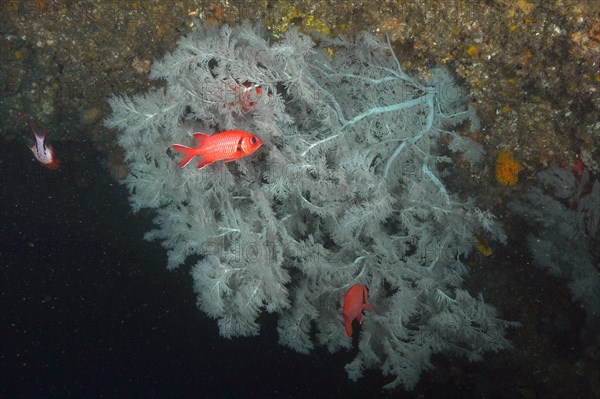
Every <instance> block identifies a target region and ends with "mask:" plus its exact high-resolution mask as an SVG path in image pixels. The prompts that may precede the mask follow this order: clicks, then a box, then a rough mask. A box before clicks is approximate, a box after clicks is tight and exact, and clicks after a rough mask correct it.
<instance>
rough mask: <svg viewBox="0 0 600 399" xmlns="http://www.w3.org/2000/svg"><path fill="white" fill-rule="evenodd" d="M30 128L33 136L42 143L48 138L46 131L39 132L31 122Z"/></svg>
mask: <svg viewBox="0 0 600 399" xmlns="http://www.w3.org/2000/svg"><path fill="white" fill-rule="evenodd" d="M29 127H30V128H31V131H32V132H33V135H34V136H35V137H36V138H37V139H38V140H40V141H44V139H45V138H46V132H47V131H46V130H39V129H36V128H35V127H34V126H33V123H31V122H29Z"/></svg>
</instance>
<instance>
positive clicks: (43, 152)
mask: <svg viewBox="0 0 600 399" xmlns="http://www.w3.org/2000/svg"><path fill="white" fill-rule="evenodd" d="M29 126H31V131H32V132H33V135H34V136H35V144H33V145H32V146H31V147H29V148H30V149H31V152H33V156H34V157H35V159H37V160H38V162H39V163H40V164H41V165H42V166H44V167H46V168H48V169H57V168H58V164H59V161H58V159H57V158H56V157H54V149H53V148H52V146H47V145H46V133H47V132H46V131H45V130H43V131H40V130H36V129H35V128H34V127H33V125H31V124H30V125H29Z"/></svg>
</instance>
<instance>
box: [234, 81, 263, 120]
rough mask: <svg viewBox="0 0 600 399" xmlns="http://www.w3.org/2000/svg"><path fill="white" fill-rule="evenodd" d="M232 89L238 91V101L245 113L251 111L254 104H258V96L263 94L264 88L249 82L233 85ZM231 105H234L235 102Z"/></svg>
mask: <svg viewBox="0 0 600 399" xmlns="http://www.w3.org/2000/svg"><path fill="white" fill-rule="evenodd" d="M238 89H239V91H238ZM231 90H233V91H235V92H237V93H238V95H237V97H238V101H239V103H240V105H241V106H242V112H244V113H247V112H249V111H251V110H252V108H254V105H256V101H257V100H258V98H259V97H260V96H261V95H262V88H261V87H260V86H258V85H255V84H252V83H248V82H246V83H243V84H240V85H238V86H231ZM229 105H233V103H230V104H229Z"/></svg>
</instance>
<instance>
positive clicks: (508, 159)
mask: <svg viewBox="0 0 600 399" xmlns="http://www.w3.org/2000/svg"><path fill="white" fill-rule="evenodd" d="M520 171H521V165H520V164H519V163H518V162H517V161H515V159H514V158H513V156H512V153H511V152H510V151H500V153H499V154H498V158H496V180H497V181H498V183H500V184H502V185H503V186H513V185H515V184H517V181H519V178H518V176H517V175H518V174H519V172H520Z"/></svg>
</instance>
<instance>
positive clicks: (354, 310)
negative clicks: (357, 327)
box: [342, 284, 375, 337]
mask: <svg viewBox="0 0 600 399" xmlns="http://www.w3.org/2000/svg"><path fill="white" fill-rule="evenodd" d="M368 296H369V289H368V288H367V286H365V285H362V284H355V285H353V286H352V287H350V288H349V289H348V291H346V294H345V295H344V309H343V311H342V315H343V316H344V325H345V326H346V335H347V336H349V337H352V322H353V321H354V319H358V322H359V323H362V318H363V315H362V311H363V310H370V311H371V312H374V311H375V309H374V308H373V307H372V306H371V305H369V304H368V303H367V297H368Z"/></svg>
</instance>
